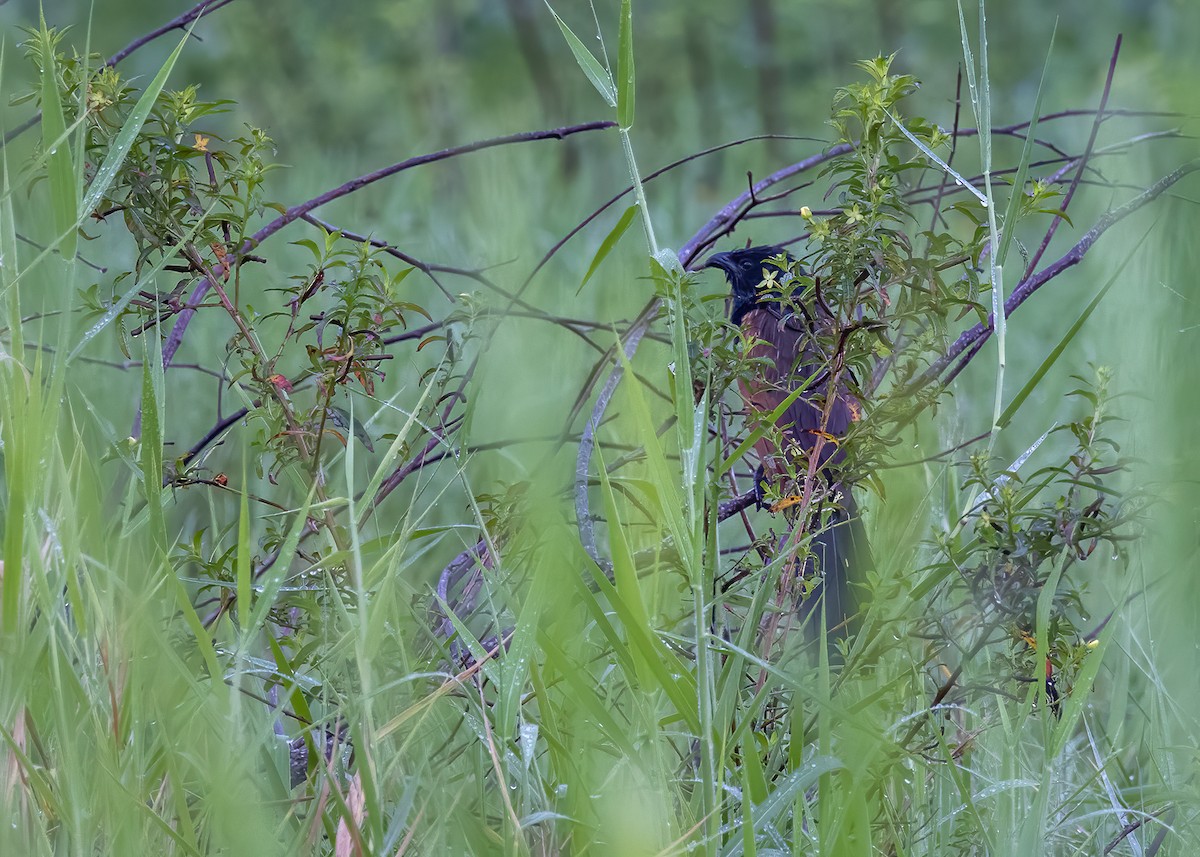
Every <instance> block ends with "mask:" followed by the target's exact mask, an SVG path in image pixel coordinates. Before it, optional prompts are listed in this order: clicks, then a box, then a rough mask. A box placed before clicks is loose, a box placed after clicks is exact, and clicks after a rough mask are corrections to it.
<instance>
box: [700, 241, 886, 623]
mask: <svg viewBox="0 0 1200 857" xmlns="http://www.w3.org/2000/svg"><path fill="white" fill-rule="evenodd" d="M781 259H786V260H787V264H788V268H789V269H790V268H791V267H792V265H793V264H794V262H795V260H794V259H793V258H792V257H791V256H790V255H789V254H788V253H787V251H786V250H785V249H784V248H783V247H780V246H774V245H764V246H759V247H748V248H745V249H741V250H731V251H729V252H724V253H714V254H712V255H711V256H709V257H708V259H707V260H706V261H705V264H704V267H705V268H718V269H720V270H721V271H723V272H724V273H725V278H726V280H728V282H729V286H730V299H729V302H728V305H729V320H730V321H731V322H732V323H733V324H735V325H737V326H738V327H740V328H741V330H742V332H743V334H744V335H745V336H746V338H747V341H748V342H750V348H749V349H748V352H747V356H748V357H750V358H766V359H765V360H761V359H760V360H756V361H755V364H754V366H753V368H752V369H751V370H750V372H749V373H746V374H744V375H743V376H742V377H741V378H739V379H738V387H739V391H740V393H741V397H742V400H743V402H744V404H745V407H746V410H747V411H748V412H750V413H751V414H753V415H758V416H760V417H761V416H762V415H769V414H771V413H773V412H774V411H775V410H777V409H778V408H779V407H780V405H782V403H783V401H784V400H785V399H787V398H788V396H789V395H791V394H792V393H794V392H795V391H796V389H797V388H798V387H800V386H801V385H806V388H805V390H804V392H801V393H800V394H799V395H798V396H797V397H796V398H795V399H794V400H793V402H792V403H791V404H790V405H789V406H788V407H787V409H786V410H785V411H784V412H783V414H782V415H781V416H780V417H779V418H778V419H777V420H776V422H775V425H776V427H777V428H778V429H779V432H777V433H776V432H767V433H765V434H764V435H763V436H762V437H761V438H759V440H758V441H757V442H756V443H755V445H754V446H755V450H756V451H757V452H758V458H759V468H758V470H757V471H756V473H755V491H756V493H757V494H758V497H759V505H760V506H761V505H762V490H763V484H764V482H765V481H767V480H771V481H774V482H780V481H781V480H783V478H784V477H785V476H786V474H787V473H788V464H789V461H788V457H789V456H790V457H792V458H793V459H794V460H793V461H792V462H791V463H792V464H793V466H794V468H795V469H794V470H793V472H796V473H799V474H804V473H807V472H808V462H807V461H805V460H803V458H801V457H802V456H811V455H813V454H816V455H818V456H819V461H818V465H817V468H818V470H817V472H818V473H820V474H821V477H822V478H823V479H824V480H825V482H826V484H827V485H829V486H830V488H831V491H830V494H831V495H832V496H833V497H835V499H836V508H835V510H834V513H833V514H832V515H831V516H830V517H829V518H828V519H827V520H826V522H825V526H824V527H823V528H822V529H820V530H819V531H818V532H815V533H814V534H813V538H812V542H811V544H810V553H809V555H810V561H809V563H808V566H807V567H806V569H805V574H806V576H807V575H809V574H812V573H816V574H817V575H819V576H820V577H821V578H822V582H821V584H820V585H819V586H818V587H817V588H815V589H814V591H813V593H812V596H811V597H810V598H808V599H806V600H805V602H804V604H803V605H801V607H800V611H801V613H802V614H803V615H804V616H806V617H807V616H811V615H814V614H816V613H817V611H816V609H815V607H816V604H817V603H818V601H819V599H818V597H817V596H820V599H823V600H824V609H825V619H826V625H827V627H828V628H830V629H833V628H837V627H844V626H845V623H846V622H847V621H848V620H849V619H850V618H851V616H852V613H853V611H854V603H853V599H852V595H851V590H850V587H849V577H850V575H851V573H852V572H855V571H858V572H861V568H860V566H861V565H862V564H863V563H864V562H867V561H868V556H869V554H868V549H867V543H866V536H865V532H864V529H863V526H862V521H861V519H860V518H859V516H858V512H857V507H856V506H855V503H854V496H853V494H852V492H851V488H850V486H849V485H848V484H846V483H845V482H844V481H843V479H842V474H841V473H839V465H840V464H842V462H843V460H844V458H845V453H844V451H843V450H842V448H841V446H840V443H839V441H840V439H841V438H842V437H843V436H844V435H845V434H846V432H847V431H848V430H849V429H850V426H851V424H852V423H853V422H854V421H855V419H856V417H857V415H858V413H859V412H860V408H859V403H858V400H857V399H856V398H855V396H854V395H853V394H852V393H851V391H850V390H849V388H848V386H847V384H846V372H845V370H843V371H842V372H839V373H837V374H838V378H837V380H836V381H834V383H833V384H832V385H831V383H830V381H831V379H833V374H832V373H831V366H830V364H831V361H830V360H829V359H828V358H827V357H826V356H824V355H823V354H822V353H821V350H820V347H819V344H818V342H817V341H816V338H815V337H814V333H815V327H816V326H817V325H819V324H822V323H823V322H832V318H831V317H830V313H829V311H828V308H827V307H824V304H823V303H821V302H819V301H818V302H814V304H820V307H821V308H818V307H817V306H811V307H804V306H799V307H796V308H795V309H793V307H792V306H791V305H790V304H789V303H785V302H783V301H782V300H781V299H780V298H781V293H780V290H779V285H782V284H783V283H784V282H785V281H786V277H787V276H788V275H789V270H787V269H784V268H781V267H779V265H778V264H777V262H778V261H779V260H781ZM772 260H775V261H772ZM764 284H766V287H765V288H763V286H764ZM831 388H832V389H831ZM830 395H832V397H833V401H832V402H830V401H828V397H829V396H830ZM781 441H782V442H781ZM783 487H788V486H783ZM790 487H792V488H799V487H801V486H796V485H793V486H790ZM784 505H786V504H785V503H779V504H776V509H778V508H780V507H783V506H784ZM809 526H810V527H816V526H820V522H819V521H818V520H816V517H815V516H814V520H813V521H811V522H810V523H809ZM814 561H815V570H814V567H813V566H814Z"/></svg>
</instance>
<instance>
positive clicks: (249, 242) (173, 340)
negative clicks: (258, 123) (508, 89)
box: [163, 120, 617, 369]
mask: <svg viewBox="0 0 1200 857" xmlns="http://www.w3.org/2000/svg"><path fill="white" fill-rule="evenodd" d="M616 124H617V123H616V122H611V121H607V120H605V121H600V122H585V123H583V124H581V125H567V126H563V127H561V128H551V129H549V130H546V131H522V132H520V133H518V134H506V135H505V136H502V137H491V138H489V139H487V140H476V141H475V142H474V143H466V144H464V145H462V146H451V147H450V148H448V149H442V150H440V151H437V152H430V153H428V154H425V155H418V156H417V157H415V158H408V159H406V160H403V161H399V162H398V163H395V164H391V165H390V166H387V167H383V168H382V169H378V170H375V171H373V172H370V173H365V174H364V175H361V176H359V177H357V178H354V179H351V180H350V181H348V182H345V183H344V184H341V185H338V186H337V187H335V188H333V189H331V190H327V191H326V192H325V193H322V194H320V195H318V196H315V197H313V198H312V199H310V200H307V201H305V202H302V203H300V204H299V205H294V206H292V207H291V208H289V209H288V210H287V211H285V212H284V213H283V214H281V215H280V216H279V217H277V218H275V219H274V220H272V221H271V222H270V223H268V224H267V225H266V226H264V227H263V228H262V229H259V230H258V231H257V232H255V233H254V234H253V235H251V236H250V237H249V238H247V239H246V241H245V242H244V243H243V244H242V246H241V247H240V248H238V252H237V255H238V256H244V255H245V254H247V253H249V252H250V251H251V250H253V249H254V248H255V247H257V246H258V245H259V244H261V243H262V242H263V241H265V240H266V239H267V238H270V237H271V236H272V235H274V234H275V233H276V232H278V231H279V230H281V229H283V228H284V227H285V226H287V225H288V224H290V223H293V222H294V221H296V220H299V219H301V218H302V217H304V215H306V214H308V213H309V212H310V211H312V210H313V209H315V208H319V207H320V206H322V205H325V204H326V203H329V202H332V201H333V200H335V199H340V198H342V197H343V196H347V195H349V194H352V193H354V192H355V191H357V190H361V189H362V188H364V187H366V186H367V185H370V184H374V183H375V182H377V181H380V180H381V179H385V178H387V177H389V176H393V175H395V174H396V173H399V172H403V171H404V170H408V169H412V168H413V167H419V166H424V165H425V164H432V163H435V162H437V161H444V160H447V159H449V158H453V157H457V156H458V155H465V154H469V153H470V152H478V151H480V150H482V149H490V148H494V147H496V146H505V145H508V144H510V143H528V142H530V141H533V140H562V139H564V138H566V137H569V136H571V135H572V134H579V133H582V132H584V131H599V130H603V129H606V128H615V127H616ZM224 271H225V268H224V266H223V265H218V266H217V267H215V268H214V269H213V273H214V275H216V276H218V277H219V276H221V274H222V273H224ZM207 293H208V284H207V283H206V282H204V281H203V280H202V281H201V282H200V283H199V284H198V285H197V286H196V289H195V290H194V291H193V293H192V295H191V298H190V299H189V303H190V304H193V305H195V304H199V303H200V302H201V301H202V300H203V299H204V296H205V295H206V294H207ZM193 315H195V310H193V309H188V310H184V311H183V312H181V313H180V314H179V318H178V319H176V321H175V326H174V327H172V328H171V333H170V335H169V336H168V337H167V340H166V342H164V343H163V368H164V369H165V368H166V367H168V366H170V364H171V359H172V358H173V357H174V356H175V352H177V351H178V350H179V346H180V345H182V344H183V335H184V333H185V332H186V331H187V328H188V325H189V324H190V323H191V321H192V316H193Z"/></svg>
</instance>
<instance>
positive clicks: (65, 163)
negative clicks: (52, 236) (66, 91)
mask: <svg viewBox="0 0 1200 857" xmlns="http://www.w3.org/2000/svg"><path fill="white" fill-rule="evenodd" d="M39 41H40V43H41V45H40V51H41V54H42V146H43V147H44V148H45V150H46V153H47V157H48V159H49V160H48V163H47V165H46V172H47V176H48V178H49V179H50V213H51V215H52V217H53V219H54V231H55V232H56V233H57V234H58V235H60V236H62V238H61V244H60V245H59V249H60V252H61V253H62V255H63V257H64V258H66V259H73V258H75V245H76V243H77V240H78V239H77V237H76V235H75V230H76V228H77V226H78V224H77V222H76V221H77V215H78V209H77V208H76V204H77V203H78V200H79V198H78V197H77V196H76V194H75V166H74V163H73V162H72V159H71V146H70V144H69V143H68V142H67V140H66V139H64V137H65V135H66V131H67V119H66V116H65V115H64V114H63V107H62V100H61V99H60V97H59V92H58V64H57V63H56V62H55V57H54V40H53V39H52V38H51V36H50V32H49V30H47V29H46V21H45V19H44V18H43V19H42V28H41V32H40V33H39Z"/></svg>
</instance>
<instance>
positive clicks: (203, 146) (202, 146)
mask: <svg viewBox="0 0 1200 857" xmlns="http://www.w3.org/2000/svg"><path fill="white" fill-rule="evenodd" d="M194 136H195V138H196V142H195V143H194V144H193V145H192V148H193V149H195V150H196V151H197V152H207V151H208V138H207V137H205V136H204V135H203V134H196V135H194Z"/></svg>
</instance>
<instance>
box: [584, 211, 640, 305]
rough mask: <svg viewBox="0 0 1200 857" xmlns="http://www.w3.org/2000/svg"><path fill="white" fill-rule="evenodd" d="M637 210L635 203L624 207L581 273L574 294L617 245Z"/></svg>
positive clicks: (585, 283)
mask: <svg viewBox="0 0 1200 857" xmlns="http://www.w3.org/2000/svg"><path fill="white" fill-rule="evenodd" d="M637 210H638V207H637V206H636V205H631V206H629V208H627V209H625V213H624V214H622V215H621V218H620V219H619V220H618V221H617V225H616V226H614V227H613V228H612V231H611V232H609V233H608V235H607V236H605V238H604V240H603V241H601V242H600V248H599V249H598V250H597V251H596V255H595V256H593V257H592V264H591V265H589V266H588V269H587V273H586V274H584V275H583V282H581V283H580V284H579V288H578V289H576V290H575V294H576V295H578V294H579V293H580V292H582V291H583V287H584V286H586V285H587V283H588V280H590V279H591V278H592V274H594V273H596V269H597V268H599V267H600V263H601V262H603V261H604V260H605V258H606V257H607V256H608V254H609V253H611V252H612V249H613V247H616V246H617V242H618V241H620V240H621V236H622V235H624V234H625V230H627V229H628V228H629V225H630V224H631V223H633V218H634V217H635V216H636V215H637Z"/></svg>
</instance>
